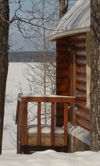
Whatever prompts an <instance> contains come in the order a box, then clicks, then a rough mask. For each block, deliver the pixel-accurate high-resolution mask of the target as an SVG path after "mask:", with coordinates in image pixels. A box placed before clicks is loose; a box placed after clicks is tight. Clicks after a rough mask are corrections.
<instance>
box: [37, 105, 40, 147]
mask: <svg viewBox="0 0 100 166" xmlns="http://www.w3.org/2000/svg"><path fill="white" fill-rule="evenodd" d="M37 145H41V103H40V102H38V118H37Z"/></svg>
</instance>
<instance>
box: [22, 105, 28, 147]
mask: <svg viewBox="0 0 100 166" xmlns="http://www.w3.org/2000/svg"><path fill="white" fill-rule="evenodd" d="M21 111H22V145H27V103H22V110H21Z"/></svg>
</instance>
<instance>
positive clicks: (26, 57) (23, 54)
mask: <svg viewBox="0 0 100 166" xmlns="http://www.w3.org/2000/svg"><path fill="white" fill-rule="evenodd" d="M46 57H47V62H48V61H50V60H51V59H52V61H53V62H55V61H56V52H54V51H46ZM8 59H9V62H44V53H43V52H42V51H40V52H37V51H17V52H16V51H15V52H14V51H13V52H11V51H9V55H8Z"/></svg>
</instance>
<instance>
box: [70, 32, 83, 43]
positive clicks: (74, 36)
mask: <svg viewBox="0 0 100 166" xmlns="http://www.w3.org/2000/svg"><path fill="white" fill-rule="evenodd" d="M80 40H86V33H80V34H77V35H73V36H70V37H69V41H70V42H71V41H80Z"/></svg>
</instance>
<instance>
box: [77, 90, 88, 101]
mask: <svg viewBox="0 0 100 166" xmlns="http://www.w3.org/2000/svg"><path fill="white" fill-rule="evenodd" d="M76 98H78V99H80V100H86V92H83V91H78V92H76Z"/></svg>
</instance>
